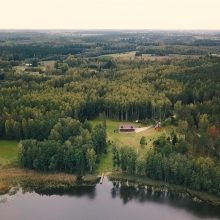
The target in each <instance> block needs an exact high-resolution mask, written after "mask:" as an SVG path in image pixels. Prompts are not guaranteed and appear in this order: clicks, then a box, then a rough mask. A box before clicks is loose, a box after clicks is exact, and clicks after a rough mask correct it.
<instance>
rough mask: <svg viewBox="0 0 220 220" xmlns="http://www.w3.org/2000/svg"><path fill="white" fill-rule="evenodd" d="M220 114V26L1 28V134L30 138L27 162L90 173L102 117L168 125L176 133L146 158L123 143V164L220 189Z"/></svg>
mask: <svg viewBox="0 0 220 220" xmlns="http://www.w3.org/2000/svg"><path fill="white" fill-rule="evenodd" d="M39 39H41V41H40V40H39ZM219 112H220V33H218V32H206V33H199V32H193V33H189V32H178V33H175V32H161V31H158V32H147V31H146V32H136V33H135V32H134V33H131V32H97V33H95V32H82V33H78V32H61V33H47V32H42V33H31V32H29V33H23V32H20V33H18V32H11V33H6V32H4V33H0V137H1V138H4V139H17V140H23V141H22V142H21V146H22V151H21V155H20V156H21V164H22V166H24V167H27V168H31V169H36V170H51V171H54V170H57V171H67V172H75V171H77V172H80V173H82V172H84V171H86V170H87V171H92V170H93V169H94V166H95V165H94V163H95V162H97V161H98V159H97V156H98V155H100V154H102V153H103V152H105V149H106V132H105V125H100V126H97V127H95V128H91V125H89V122H88V121H87V120H91V119H94V118H97V117H98V116H99V115H100V114H102V115H104V118H106V119H114V120H121V121H134V120H141V121H142V122H143V123H147V124H152V123H155V122H157V121H161V122H162V124H163V126H166V125H172V126H174V127H175V134H170V136H169V137H160V138H159V139H158V140H157V141H155V143H154V148H153V150H152V152H150V153H148V154H147V156H146V157H145V158H144V159H143V158H142V160H140V157H139V155H137V154H136V152H133V151H132V150H129V148H128V149H127V150H126V152H124V151H125V150H124V148H123V149H119V148H117V146H116V148H113V149H114V152H113V153H114V158H113V160H114V164H115V167H118V168H120V169H122V170H125V171H127V172H130V173H137V174H140V175H147V176H149V177H151V178H156V179H160V180H164V181H168V182H171V183H176V184H182V185H185V186H187V187H192V188H193V189H199V190H204V191H208V192H211V193H217V194H219V195H220V192H219V188H220V186H219V182H220V181H219V178H220V174H219V173H220V171H219V169H220V168H219V162H220V125H219V123H220V114H219ZM76 127H77V129H76ZM174 137H175V138H174ZM174 140H175V141H174ZM125 149H126V148H125ZM48 155H50V156H48ZM48 158H50V159H48ZM63 158H65V159H63ZM158 161H159V162H160V163H159V162H158ZM125 162H126V163H125ZM71 164H74V166H72V165H71ZM185 164H186V165H187V167H185V168H184V169H183V166H184V165H185ZM174 165H176V166H174ZM181 167H182V168H181ZM155 169H156V170H155ZM190 170H193V172H191V171H190ZM208 179H209V180H210V181H211V182H204V181H206V180H207V181H208Z"/></svg>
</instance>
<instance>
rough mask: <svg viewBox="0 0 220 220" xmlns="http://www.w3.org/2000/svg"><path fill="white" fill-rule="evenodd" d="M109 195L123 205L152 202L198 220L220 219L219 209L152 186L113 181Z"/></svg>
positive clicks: (182, 194)
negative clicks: (198, 218) (199, 219)
mask: <svg viewBox="0 0 220 220" xmlns="http://www.w3.org/2000/svg"><path fill="white" fill-rule="evenodd" d="M111 195H112V198H118V197H119V198H120V199H121V200H122V201H123V204H124V205H126V204H127V203H128V202H130V201H134V200H135V201H136V202H139V203H145V202H154V203H160V204H168V205H170V206H172V207H176V208H181V209H185V210H186V211H187V212H191V213H193V214H194V215H196V216H198V217H200V218H205V217H211V218H220V209H219V207H215V206H211V205H208V204H206V203H204V202H199V201H193V199H192V198H190V196H189V195H187V194H184V193H177V192H174V191H168V190H167V189H166V188H162V189H160V190H158V189H155V188H154V187H152V186H146V185H137V184H134V185H128V184H127V183H124V182H118V181H115V182H113V187H112V189H111Z"/></svg>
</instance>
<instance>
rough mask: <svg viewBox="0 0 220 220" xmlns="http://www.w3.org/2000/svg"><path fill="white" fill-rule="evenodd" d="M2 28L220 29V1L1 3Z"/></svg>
mask: <svg viewBox="0 0 220 220" xmlns="http://www.w3.org/2000/svg"><path fill="white" fill-rule="evenodd" d="M0 29H177V30H185V29H187V30H191V29H199V30H204V29H205V30H208V29H211V30H220V0H0Z"/></svg>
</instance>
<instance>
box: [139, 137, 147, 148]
mask: <svg viewBox="0 0 220 220" xmlns="http://www.w3.org/2000/svg"><path fill="white" fill-rule="evenodd" d="M145 144H146V138H145V137H144V136H142V137H141V139H140V145H141V146H142V147H143V146H144V145H145Z"/></svg>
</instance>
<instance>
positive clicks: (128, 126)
mask: <svg viewBox="0 0 220 220" xmlns="http://www.w3.org/2000/svg"><path fill="white" fill-rule="evenodd" d="M119 128H120V129H135V127H134V125H131V124H123V125H120V126H119Z"/></svg>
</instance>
